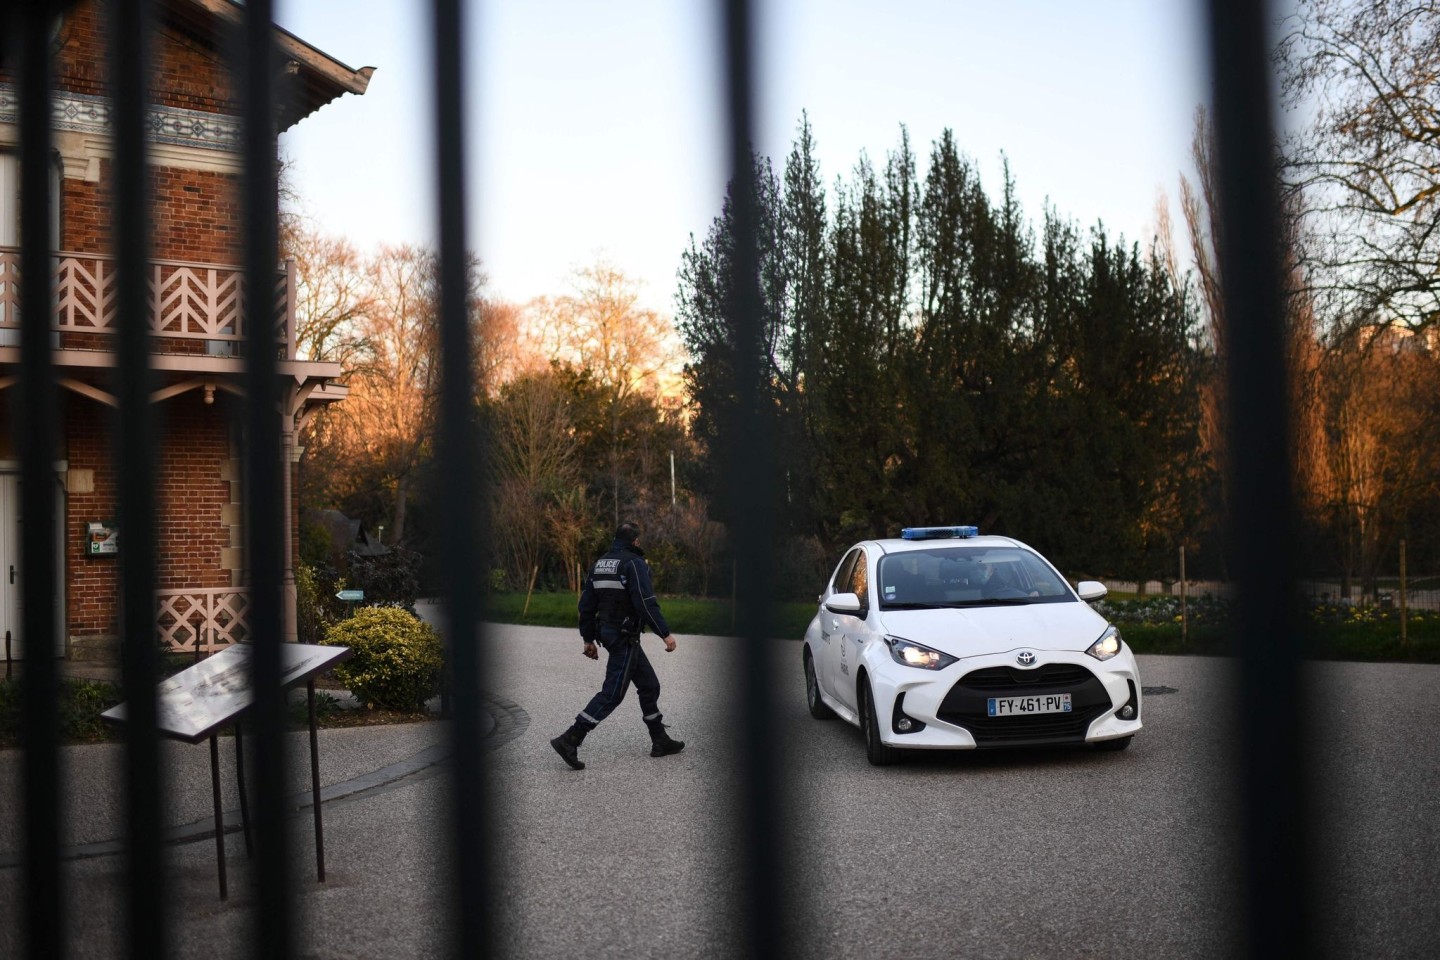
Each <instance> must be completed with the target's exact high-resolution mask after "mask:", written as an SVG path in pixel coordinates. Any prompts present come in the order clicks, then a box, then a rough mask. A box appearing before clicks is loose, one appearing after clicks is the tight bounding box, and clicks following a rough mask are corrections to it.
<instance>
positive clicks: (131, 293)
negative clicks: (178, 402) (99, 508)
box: [108, 0, 169, 960]
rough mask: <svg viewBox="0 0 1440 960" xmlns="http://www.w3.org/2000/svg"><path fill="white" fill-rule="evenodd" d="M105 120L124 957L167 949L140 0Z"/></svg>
mask: <svg viewBox="0 0 1440 960" xmlns="http://www.w3.org/2000/svg"><path fill="white" fill-rule="evenodd" d="M108 6H109V7H110V10H109V14H110V16H109V23H108V26H109V30H110V48H109V50H110V64H109V68H110V71H111V76H112V78H113V80H112V87H113V90H114V107H113V112H112V116H113V118H114V123H115V160H114V166H113V170H114V177H115V180H114V183H115V189H114V191H113V203H114V214H115V216H114V223H115V235H116V236H115V239H116V241H117V242H116V243H115V256H116V268H117V273H118V276H117V285H116V313H117V319H118V327H119V335H118V338H117V342H116V353H117V358H116V360H117V370H116V376H117V379H118V384H117V390H116V395H117V396H118V398H119V415H118V417H117V418H116V419H115V421H114V422H115V431H114V435H115V446H114V450H113V451H112V454H113V461H112V462H113V463H114V464H115V472H116V476H117V478H118V486H119V503H118V515H119V520H120V529H122V530H123V531H125V533H124V537H125V550H124V552H123V553H122V555H121V557H120V575H121V586H120V590H121V604H120V610H121V614H120V615H121V618H122V622H121V625H120V636H121V658H122V660H123V668H124V669H123V681H122V682H123V687H124V696H125V700H126V703H127V704H128V705H129V706H128V708H127V709H128V710H129V714H128V716H129V722H128V723H127V724H126V726H125V746H126V750H125V803H126V829H127V833H128V835H129V839H130V842H129V844H128V845H127V846H126V858H127V860H126V890H125V896H126V909H125V916H126V918H127V921H128V929H129V932H130V938H129V939H130V942H129V954H130V956H131V957H134V958H135V960H141V958H145V957H164V956H166V946H167V944H166V916H165V912H166V904H167V903H168V902H169V898H168V897H167V896H166V884H165V871H164V862H163V849H162V846H161V836H162V834H161V831H162V828H163V824H162V821H161V812H162V810H163V809H164V804H163V802H162V798H163V797H164V792H163V790H162V789H161V761H160V736H159V731H158V727H157V704H156V696H155V682H156V680H157V678H158V676H159V669H158V668H159V656H158V653H157V644H156V642H155V566H156V560H157V557H156V548H155V542H156V534H155V517H156V513H155V501H154V491H155V476H156V466H155V464H156V453H157V446H156V440H155V427H154V408H153V406H152V405H151V403H150V393H151V391H152V389H153V382H152V381H153V379H154V378H153V375H152V373H151V370H150V343H149V340H150V316H149V313H150V295H149V290H148V285H147V279H148V277H147V274H148V273H149V270H150V267H149V265H148V263H147V262H146V261H147V257H148V254H149V247H150V189H149V187H150V184H149V174H148V170H147V166H148V165H147V155H148V152H149V151H148V147H147V144H146V140H145V137H146V128H145V120H146V117H145V105H146V104H147V103H149V102H150V98H149V96H148V79H149V78H148V70H149V63H150V59H149V56H148V53H149V50H148V47H149V33H150V30H151V24H152V17H153V12H154V11H153V7H152V4H151V2H150V0H111V2H110V3H109V4H108Z"/></svg>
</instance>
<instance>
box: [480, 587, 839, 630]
mask: <svg viewBox="0 0 1440 960" xmlns="http://www.w3.org/2000/svg"><path fill="white" fill-rule="evenodd" d="M578 602H579V598H578V597H577V596H575V594H573V593H536V594H534V595H533V596H531V598H530V609H529V610H528V612H526V613H525V615H524V616H521V610H523V609H524V607H525V594H523V593H496V594H492V595H491V596H490V609H489V613H488V617H489V619H491V620H493V621H495V622H496V623H528V624H533V625H535V626H539V627H571V628H573V629H575V630H576V631H577V633H578V631H579V612H578V610H577V609H576V605H577V603H578ZM660 612H661V613H663V614H664V615H665V621H666V622H667V623H669V624H670V629H671V630H672V631H674V632H675V633H681V634H684V633H699V634H706V635H709V636H717V637H724V636H729V635H730V634H731V633H733V632H734V630H735V625H734V621H733V618H732V614H731V610H730V601H728V600H709V599H699V598H696V597H661V598H660ZM813 616H815V604H813V603H777V604H776V605H775V612H774V617H775V624H774V630H773V631H771V632H772V633H774V635H775V636H777V637H788V638H791V639H794V640H799V639H800V638H801V637H803V636H804V635H805V627H806V626H807V625H808V624H809V623H810V618H811V617H813Z"/></svg>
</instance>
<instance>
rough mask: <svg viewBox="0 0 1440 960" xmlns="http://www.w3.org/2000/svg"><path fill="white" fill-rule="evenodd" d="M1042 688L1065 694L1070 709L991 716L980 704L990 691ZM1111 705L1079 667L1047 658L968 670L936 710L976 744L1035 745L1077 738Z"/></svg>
mask: <svg viewBox="0 0 1440 960" xmlns="http://www.w3.org/2000/svg"><path fill="white" fill-rule="evenodd" d="M1043 693H1068V694H1070V703H1071V711H1070V712H1069V713H1042V714H1034V715H1029V716H1008V717H992V716H989V715H988V713H987V710H986V701H987V700H988V699H989V698H991V697H1006V696H1015V697H1024V696H1034V695H1036V694H1043ZM1112 706H1113V704H1111V702H1110V695H1109V694H1107V693H1106V692H1105V687H1104V686H1103V685H1102V684H1101V683H1100V680H1099V679H1098V678H1097V677H1096V676H1095V674H1093V673H1091V672H1090V671H1089V670H1087V669H1086V668H1085V667H1083V666H1079V665H1076V664H1070V663H1049V664H1045V665H1044V666H1041V667H1037V668H1035V669H1033V670H1017V669H1015V668H1014V667H986V668H985V669H983V670H973V671H971V672H970V673H967V674H966V675H965V676H963V677H961V678H960V679H959V680H957V681H956V682H955V685H954V686H953V687H951V688H950V692H949V693H947V694H946V695H945V699H944V701H942V702H941V704H940V709H939V710H938V711H936V716H937V717H939V719H941V720H944V721H945V722H947V723H953V724H955V725H956V726H960V727H964V728H965V729H966V730H969V731H970V733H971V735H972V736H974V738H975V743H976V745H977V746H980V747H1014V746H1038V745H1042V744H1053V743H1078V742H1082V741H1083V740H1084V739H1085V733H1086V731H1087V730H1089V728H1090V724H1091V722H1092V721H1094V719H1095V718H1096V717H1098V716H1100V715H1101V714H1102V713H1104V712H1105V711H1106V710H1108V709H1110V708H1111V707H1112Z"/></svg>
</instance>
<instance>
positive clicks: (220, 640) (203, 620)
mask: <svg viewBox="0 0 1440 960" xmlns="http://www.w3.org/2000/svg"><path fill="white" fill-rule="evenodd" d="M155 600H156V606H157V608H158V609H157V612H156V616H155V629H156V632H157V633H158V635H159V638H160V646H161V649H164V650H171V651H175V652H180V653H193V652H194V651H195V649H196V646H197V644H196V640H197V638H198V640H199V644H198V646H199V650H200V652H201V653H202V654H204V655H205V656H209V655H210V654H212V653H215V652H216V651H218V650H223V649H225V648H226V647H228V646H230V644H232V643H239V642H240V641H241V640H245V639H248V637H249V627H248V626H247V622H248V620H249V614H250V591H249V590H247V589H244V588H237V587H190V588H187V589H183V590H157V591H156V592H155Z"/></svg>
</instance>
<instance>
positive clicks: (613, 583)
mask: <svg viewBox="0 0 1440 960" xmlns="http://www.w3.org/2000/svg"><path fill="white" fill-rule="evenodd" d="M639 540H640V528H639V526H637V525H636V524H633V523H622V524H620V526H619V527H618V528H616V530H615V542H614V543H612V544H610V549H609V550H608V551H606V552H605V554H604V555H602V556H601V557H600V559H599V560H597V561H595V566H594V567H593V568H592V569H591V571H590V576H589V578H587V579H586V581H585V588H584V590H582V591H581V593H580V636H581V638H582V639H583V640H584V641H585V649H584V654H585V656H587V657H589V658H590V659H591V660H598V659H600V654H599V652H598V651H597V650H596V647H595V644H596V641H597V639H598V641H599V643H600V646H602V647H604V648H605V652H606V654H607V656H608V659H607V660H606V662H605V685H604V686H602V687H601V688H600V692H599V693H597V694H595V696H593V697H591V698H590V702H589V703H588V704H586V706H585V709H584V710H581V711H580V713H579V714H578V715H577V716H576V717H575V722H574V723H573V724H571V725H570V729H569V730H566V731H565V732H564V733H562V734H560V736H558V737H556V738H555V739H554V740H551V741H550V746H552V747H554V748H555V752H556V753H558V754H560V758H561V759H562V760H564V761H565V762H566V763H568V764H570V766H572V767H574V768H575V769H576V770H584V769H585V763H584V761H582V760H581V759H580V756H579V750H580V744H581V743H582V742H583V741H584V739H585V735H586V734H587V733H589V732H590V731H591V730H594V729H595V727H596V726H597V725H599V723H600V721H601V720H604V719H605V718H606V717H608V716H610V713H611V711H613V710H614V709H615V708H616V707H618V706H620V701H621V700H623V699H625V691H626V690H627V689H628V688H629V686H630V684H631V683H632V682H633V683H634V684H635V692H636V693H637V694H638V695H639V697H640V713H641V716H642V717H643V718H644V720H645V726H647V727H649V728H650V741H651V747H650V756H652V757H664V756H668V755H669V754H672V753H679V752H680V751H681V750H683V749H685V742H684V741H683V740H672V739H670V735H669V734H667V733H666V732H665V724H664V723H663V722H662V719H663V718H662V717H661V714H660V679H659V678H658V677H657V676H655V668H654V667H652V666H650V660H649V658H647V657H646V656H645V651H644V650H642V649H641V648H640V632H641V631H642V630H643V629H644V628H646V627H649V628H650V629H652V630H654V631H655V634H656V636H658V637H660V638H662V639H663V640H664V642H665V652H666V653H672V652H674V650H675V638H674V637H673V636H671V635H670V627H669V626H668V625H666V623H665V617H664V616H663V615H662V614H661V613H660V603H659V602H658V601H657V600H656V599H655V588H654V587H653V586H652V585H651V583H650V566H649V564H647V563H646V562H645V553H644V551H643V550H641V549H640V545H639Z"/></svg>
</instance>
